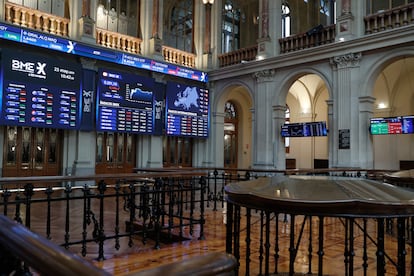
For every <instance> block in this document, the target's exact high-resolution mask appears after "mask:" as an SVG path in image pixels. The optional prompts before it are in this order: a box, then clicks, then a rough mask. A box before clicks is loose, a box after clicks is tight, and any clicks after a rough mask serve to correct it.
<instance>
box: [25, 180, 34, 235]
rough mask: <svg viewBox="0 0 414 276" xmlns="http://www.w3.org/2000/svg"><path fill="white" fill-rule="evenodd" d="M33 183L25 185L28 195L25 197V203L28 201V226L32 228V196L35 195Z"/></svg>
mask: <svg viewBox="0 0 414 276" xmlns="http://www.w3.org/2000/svg"><path fill="white" fill-rule="evenodd" d="M33 188H34V187H33V184H31V183H28V184H26V185H24V195H25V196H26V198H25V203H26V222H25V223H26V227H27V228H30V220H31V214H30V211H31V200H32V196H33Z"/></svg>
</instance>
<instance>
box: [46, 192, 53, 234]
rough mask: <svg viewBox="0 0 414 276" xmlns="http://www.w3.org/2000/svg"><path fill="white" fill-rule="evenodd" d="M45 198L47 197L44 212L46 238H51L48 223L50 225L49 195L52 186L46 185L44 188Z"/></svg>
mask: <svg viewBox="0 0 414 276" xmlns="http://www.w3.org/2000/svg"><path fill="white" fill-rule="evenodd" d="M45 193H46V198H47V214H46V216H47V217H46V238H47V239H48V240H50V239H51V237H50V225H51V204H50V203H51V195H52V193H53V188H52V187H50V186H49V187H47V188H46V190H45Z"/></svg>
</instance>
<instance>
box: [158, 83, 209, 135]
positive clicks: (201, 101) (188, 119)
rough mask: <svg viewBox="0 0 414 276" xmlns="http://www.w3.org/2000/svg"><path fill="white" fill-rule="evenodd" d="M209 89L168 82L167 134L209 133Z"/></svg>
mask: <svg viewBox="0 0 414 276" xmlns="http://www.w3.org/2000/svg"><path fill="white" fill-rule="evenodd" d="M208 92H209V91H208V90H207V89H204V88H200V87H196V86H192V85H185V84H180V83H175V82H168V83H167V91H166V107H165V109H166V132H167V135H176V136H187V137H201V138H206V137H208V134H209V124H210V123H209V122H210V120H209V118H210V114H209V110H210V108H209V106H210V105H209V93H208Z"/></svg>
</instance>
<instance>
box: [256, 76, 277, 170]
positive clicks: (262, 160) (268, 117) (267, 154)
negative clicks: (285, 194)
mask: <svg viewBox="0 0 414 276" xmlns="http://www.w3.org/2000/svg"><path fill="white" fill-rule="evenodd" d="M275 74H276V72H275V70H272V69H270V70H263V71H260V72H256V73H254V75H253V77H254V78H255V79H256V89H255V90H256V91H255V103H254V110H253V111H252V124H253V148H252V150H253V151H252V152H253V167H254V168H256V169H274V168H275V163H274V161H275V158H274V156H273V154H274V152H275V151H274V143H273V142H274V137H275V135H276V134H275V131H276V130H275V129H274V126H273V109H272V105H271V103H272V97H273V96H274V93H275V91H276V87H275V82H274V76H275Z"/></svg>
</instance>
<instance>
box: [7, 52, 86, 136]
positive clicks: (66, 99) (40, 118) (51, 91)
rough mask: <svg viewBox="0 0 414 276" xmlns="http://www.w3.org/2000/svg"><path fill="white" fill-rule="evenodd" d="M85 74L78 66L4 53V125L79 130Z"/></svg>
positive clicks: (41, 57)
mask: <svg viewBox="0 0 414 276" xmlns="http://www.w3.org/2000/svg"><path fill="white" fill-rule="evenodd" d="M81 72H82V71H81V67H80V65H79V64H77V63H75V62H70V61H67V60H60V59H58V58H53V59H52V58H49V57H46V56H42V55H39V54H34V53H27V52H22V51H18V50H16V49H13V50H12V49H2V73H1V74H2V76H1V80H2V97H1V100H0V101H1V105H0V106H1V115H0V116H1V118H0V123H1V124H4V125H15V126H30V127H48V128H59V129H78V128H79V124H80V117H81V110H80V101H81V99H80V98H81V96H80V87H81V78H82V76H81Z"/></svg>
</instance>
